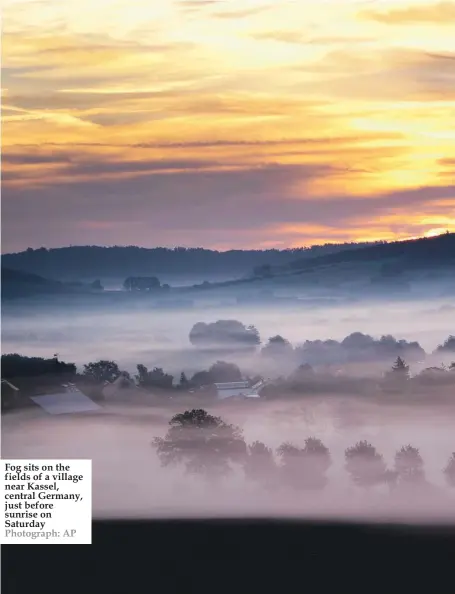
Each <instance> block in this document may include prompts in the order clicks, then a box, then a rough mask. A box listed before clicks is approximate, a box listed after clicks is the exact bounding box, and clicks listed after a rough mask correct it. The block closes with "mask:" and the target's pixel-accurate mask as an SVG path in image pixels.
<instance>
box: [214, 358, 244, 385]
mask: <svg viewBox="0 0 455 594" xmlns="http://www.w3.org/2000/svg"><path fill="white" fill-rule="evenodd" d="M209 374H210V377H211V378H212V382H213V383H214V384H215V383H223V382H241V381H242V372H241V371H240V369H239V367H238V366H237V365H236V364H235V363H227V362H226V361H217V362H216V363H214V364H213V365H212V366H211V367H210V369H209Z"/></svg>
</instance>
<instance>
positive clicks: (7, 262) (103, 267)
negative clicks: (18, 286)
mask: <svg viewBox="0 0 455 594" xmlns="http://www.w3.org/2000/svg"><path fill="white" fill-rule="evenodd" d="M368 245H373V244H371V243H364V244H356V243H344V244H326V245H319V246H312V247H309V248H297V249H286V250H276V249H273V250H230V251H227V252H219V251H216V250H208V249H203V248H183V247H177V248H174V249H168V248H160V247H158V248H151V249H148V248H139V247H134V246H129V247H99V246H72V247H63V248H56V249H46V248H39V249H36V250H33V249H31V248H29V249H27V250H25V251H23V252H18V253H14V254H4V255H3V256H2V265H3V266H5V267H7V268H13V269H15V270H20V271H24V272H33V273H35V274H40V275H42V276H44V277H49V278H55V279H59V280H80V279H98V278H99V279H106V278H117V279H125V278H126V277H128V276H150V275H160V274H166V275H175V276H177V275H188V274H190V275H191V274H193V275H206V276H207V277H210V276H216V275H219V274H220V272H222V273H223V274H224V275H225V276H226V277H229V276H230V277H239V276H244V275H250V274H251V273H252V271H253V269H254V268H255V267H258V266H262V265H266V264H270V265H272V266H280V265H285V264H287V263H288V262H290V261H291V260H294V259H296V258H301V259H307V258H313V257H317V256H321V255H327V254H333V253H337V252H340V251H346V250H352V249H356V248H358V247H364V246H368Z"/></svg>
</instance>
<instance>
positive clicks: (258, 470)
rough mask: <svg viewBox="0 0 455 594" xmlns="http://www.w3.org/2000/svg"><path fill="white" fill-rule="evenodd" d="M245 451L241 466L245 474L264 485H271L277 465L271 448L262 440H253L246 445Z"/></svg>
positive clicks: (274, 478)
mask: <svg viewBox="0 0 455 594" xmlns="http://www.w3.org/2000/svg"><path fill="white" fill-rule="evenodd" d="M247 453H248V455H247V457H246V459H245V463H244V466H243V469H244V472H245V476H246V477H247V478H248V479H250V480H252V481H256V482H258V483H259V484H261V485H262V486H264V487H271V486H273V485H274V484H275V481H276V478H277V477H276V470H277V466H276V463H275V459H274V457H273V451H272V450H271V448H268V447H267V446H266V445H265V444H264V443H262V441H255V442H253V443H252V444H251V445H250V446H248V449H247Z"/></svg>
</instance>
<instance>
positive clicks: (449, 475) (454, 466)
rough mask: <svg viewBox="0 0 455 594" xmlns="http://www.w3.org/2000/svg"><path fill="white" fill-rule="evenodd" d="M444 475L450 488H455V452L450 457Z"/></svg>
mask: <svg viewBox="0 0 455 594" xmlns="http://www.w3.org/2000/svg"><path fill="white" fill-rule="evenodd" d="M444 475H445V477H446V481H447V484H448V485H449V486H450V487H455V452H453V454H452V455H451V456H450V458H449V461H448V463H447V466H446V467H445V468H444Z"/></svg>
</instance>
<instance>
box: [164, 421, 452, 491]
mask: <svg viewBox="0 0 455 594" xmlns="http://www.w3.org/2000/svg"><path fill="white" fill-rule="evenodd" d="M152 446H153V448H154V450H155V452H156V455H157V456H158V458H159V460H160V463H161V465H162V466H163V467H168V466H182V467H183V468H184V469H185V470H186V472H188V473H190V474H196V475H202V476H204V477H206V478H210V479H214V478H220V477H223V476H226V475H227V474H229V473H231V472H233V470H234V469H235V468H236V467H240V468H242V469H243V471H244V473H245V476H246V477H247V478H248V479H251V480H252V481H255V482H256V483H258V484H260V485H261V486H263V487H265V488H277V487H280V486H287V487H290V488H293V489H296V490H320V489H323V488H324V487H325V486H326V485H327V482H328V477H327V471H328V470H329V468H330V467H331V465H332V456H331V454H330V451H329V449H328V448H327V447H326V446H325V445H324V443H323V442H322V441H321V440H320V439H318V438H316V437H308V438H307V439H306V440H305V441H304V445H303V447H301V446H299V445H296V444H293V443H290V442H285V443H282V444H281V445H280V446H279V447H278V448H277V449H276V451H275V452H273V450H272V448H270V447H268V446H267V445H266V444H265V443H263V442H261V441H255V442H253V443H252V444H247V443H246V441H245V438H244V435H243V431H242V430H241V429H240V428H239V427H237V426H235V425H232V424H229V423H226V422H225V421H223V420H222V419H221V418H220V417H216V416H213V415H211V414H209V413H208V412H207V411H205V410H203V409H193V410H187V411H185V412H183V413H179V414H176V415H174V416H173V417H172V419H171V420H170V422H169V428H168V431H167V433H166V434H165V436H164V437H155V438H154V439H153V441H152ZM344 459H345V464H344V469H345V471H346V472H347V473H348V475H349V477H350V479H351V481H352V483H353V484H354V485H356V486H358V487H363V488H365V489H368V488H372V487H377V486H380V485H384V486H387V487H388V488H389V489H391V490H394V489H400V488H405V487H409V488H411V489H416V488H419V487H425V486H428V485H429V483H428V482H427V479H426V475H425V468H424V461H423V458H422V456H421V454H420V452H419V449H418V448H416V447H414V446H412V445H410V444H407V445H404V446H403V447H401V448H400V449H399V450H398V451H397V452H396V453H395V456H394V460H393V465H392V466H391V467H390V468H389V467H388V466H387V464H386V462H385V460H384V458H383V456H382V454H380V453H379V452H378V451H377V450H376V448H375V447H374V446H373V445H372V444H371V443H369V442H368V441H365V440H363V441H359V442H357V443H356V444H354V445H353V446H350V447H348V448H347V449H346V450H345V452H344ZM442 472H443V474H444V476H445V480H446V482H447V484H448V485H449V486H451V487H455V452H453V453H452V454H451V455H450V457H449V460H448V461H447V464H446V465H445V467H444V468H443V469H442Z"/></svg>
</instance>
